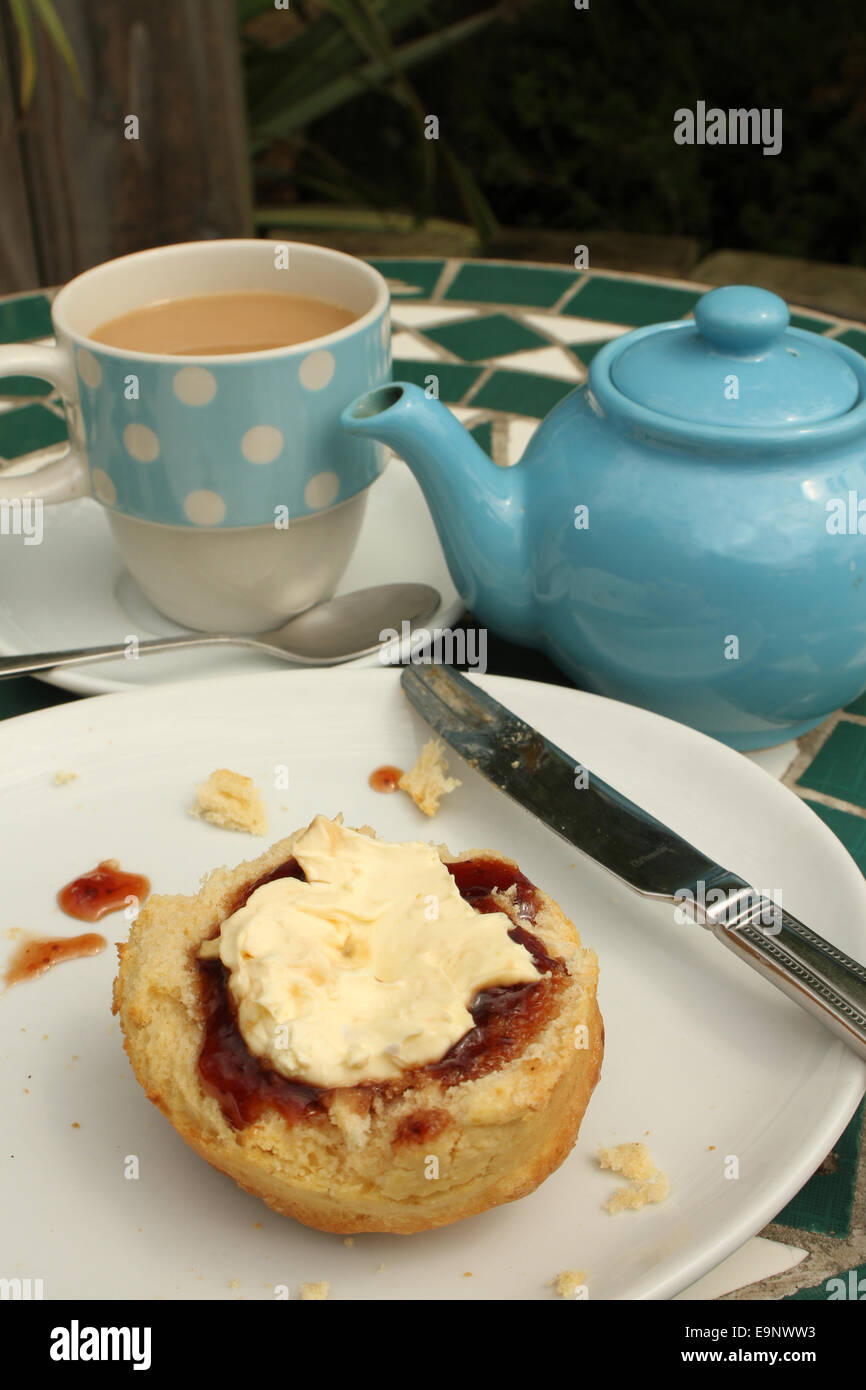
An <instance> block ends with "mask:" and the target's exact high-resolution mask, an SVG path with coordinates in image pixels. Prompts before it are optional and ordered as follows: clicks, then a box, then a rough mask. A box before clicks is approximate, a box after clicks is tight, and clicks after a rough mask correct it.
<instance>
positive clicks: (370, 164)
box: [242, 0, 866, 265]
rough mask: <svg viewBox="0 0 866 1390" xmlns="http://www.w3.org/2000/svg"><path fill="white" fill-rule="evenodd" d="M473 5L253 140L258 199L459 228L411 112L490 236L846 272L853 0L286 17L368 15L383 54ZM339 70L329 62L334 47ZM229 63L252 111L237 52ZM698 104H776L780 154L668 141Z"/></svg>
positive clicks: (455, 0) (312, 16) (454, 193)
mask: <svg viewBox="0 0 866 1390" xmlns="http://www.w3.org/2000/svg"><path fill="white" fill-rule="evenodd" d="M242 3H245V4H246V5H247V7H248V9H250V10H253V9H255V8H256V7H257V0H242ZM491 11H495V12H496V13H495V14H494V15H493V16H492V22H490V23H488V24H487V25H486V26H485V27H484V28H483V29H481V30H480V31H479V32H477V33H475V34H474V35H472V36H470V37H467V38H465V39H464V40H462V41H459V42H458V41H456V40H455V41H454V42H450V43H448V44H446V43H445V42H444V41H443V43H442V44H441V46H440V47H439V48H438V49H437V46H436V45H433V47H432V50H431V52H430V53H429V54H428V55H427V56H425V58H424V61H421V62H416V63H413V64H412V66H411V68H410V69H408V70H407V75H406V77H405V78H401V80H400V81H397V80H395V79H394V78H393V76H388V75H386V76H385V77H384V78H382V77H379V78H377V79H376V80H375V81H370V82H367V83H363V82H362V83H361V85H360V88H359V89H358V90H357V91H355V92H354V93H353V94H352V95H351V96H350V97H349V98H348V99H347V100H346V101H345V102H343V103H342V104H340V105H337V106H335V107H334V108H333V109H331V110H330V111H329V112H327V113H326V114H324V115H322V116H321V117H320V118H318V119H315V120H313V121H312V122H311V123H310V124H309V125H308V126H306V127H305V128H304V130H303V131H302V132H300V133H299V132H298V131H297V130H295V131H293V132H292V133H290V134H289V135H288V136H287V137H286V138H284V139H282V140H280V139H276V140H273V139H272V140H270V142H269V143H266V144H265V146H264V147H263V148H260V149H259V153H258V156H257V162H256V171H257V184H258V191H259V195H260V200H261V201H264V202H272V203H280V202H292V201H297V200H304V199H310V200H313V201H322V200H323V199H331V200H333V201H335V202H345V203H355V204H357V203H364V204H366V205H368V206H371V207H377V208H383V209H385V208H387V209H401V210H409V211H411V212H414V213H415V214H416V215H417V216H418V217H419V218H420V217H424V216H429V215H431V214H435V215H438V216H446V217H463V218H466V216H467V196H466V194H467V188H466V184H465V181H464V185H463V187H461V185H460V181H459V180H456V179H455V178H454V177H453V170H449V167H448V164H447V161H446V160H445V159H442V158H440V159H439V160H438V162H437V163H436V165H435V167H433V168H432V170H431V165H430V162H429V159H427V163H426V164H425V159H426V158H427V156H428V154H429V151H425V150H423V149H422V148H420V147H421V145H423V144H424V143H432V142H423V139H422V137H421V135H420V131H419V124H418V113H419V111H424V112H427V113H430V114H435V115H437V116H438V117H439V121H440V130H441V134H442V138H443V142H447V145H448V147H450V150H451V151H452V152H453V154H454V156H455V157H456V158H458V159H459V161H460V162H461V164H462V166H463V168H464V169H465V170H466V171H467V173H468V176H469V178H470V180H471V184H472V188H473V189H474V190H476V191H477V194H478V196H479V197H480V198H481V200H482V202H483V203H486V204H487V205H489V208H490V209H491V210H492V213H493V214H494V215H495V217H496V219H498V221H499V222H500V223H502V224H505V225H509V226H524V227H534V226H537V227H544V228H559V227H562V228H569V229H571V228H574V229H576V230H584V229H589V228H592V229H598V228H604V229H617V230H623V231H633V232H655V233H668V234H681V235H689V236H694V237H697V238H699V239H700V241H701V242H702V244H703V245H704V246H705V247H714V246H728V247H735V248H741V249H745V248H751V249H756V250H763V251H771V252H776V253H779V254H785V255H800V256H806V257H810V258H813V259H819V260H827V261H838V262H850V263H852V264H858V265H863V264H866V216H864V214H866V180H864V177H863V171H864V149H866V5H864V3H863V0H836V3H835V4H833V5H832V6H822V5H819V4H816V3H807V0H788V3H785V0H764V3H763V4H760V3H756V0H703V3H700V4H698V3H696V0H660V3H658V4H654V3H652V0H590V8H589V9H588V10H576V9H575V8H574V3H573V0H511V2H510V3H500V4H498V5H496V4H494V5H491V3H490V0H487V3H484V0H479V3H473V0H435V3H428V4H410V3H405V2H404V3H403V4H402V6H399V5H395V4H393V3H387V0H344V3H341V4H337V3H336V0H333V3H330V4H324V3H323V4H313V3H308V4H304V3H302V0H297V3H296V4H295V5H294V6H293V12H294V23H295V24H296V25H300V26H301V29H306V30H307V31H308V30H309V29H310V27H311V26H314V25H315V24H321V23H323V22H327V23H331V24H336V25H337V26H340V25H345V24H346V23H347V20H351V19H352V17H353V16H354V15H355V14H356V13H360V14H361V16H362V17H363V16H364V15H370V14H372V15H373V16H374V17H375V16H376V15H377V14H381V15H382V16H383V19H384V21H385V26H386V29H387V33H388V35H389V39H390V42H391V43H392V44H393V45H394V49H393V51H394V52H396V53H399V52H400V51H401V48H402V46H403V45H406V44H411V43H412V42H414V41H416V40H418V39H419V37H421V36H424V35H430V34H431V33H433V34H435V33H440V34H443V35H444V34H445V33H446V32H447V31H448V30H449V28H450V27H453V26H455V25H456V24H458V23H459V22H460V21H465V20H467V19H468V18H470V17H471V16H473V15H475V14H479V13H482V12H491ZM271 23H273V21H271ZM352 42H353V41H352V40H351V38H350V49H349V52H352V49H351V44H352ZM354 53H355V57H356V59H357V57H358V50H357V49H355V50H354ZM275 57H276V61H279V56H278V55H275ZM283 57H284V58H285V61H286V62H288V63H291V57H290V54H289V53H288V52H286V53H284V55H283ZM341 61H342V62H343V65H344V68H345V65H346V50H344V51H343V57H342V59H341ZM248 62H249V67H248V71H249V76H250V98H251V112H252V113H253V117H254V115H255V110H256V100H257V94H256V90H255V83H256V73H255V64H254V62H253V61H252V59H251V58H250V55H249V54H248ZM288 70H289V71H290V70H291V69H290V68H289V69H288ZM299 76H300V74H299ZM407 86H408V87H409V89H410V90H411V93H412V96H411V97H407V90H406V89H407ZM286 100H287V102H288V101H289V100H290V98H289V97H288V96H287V98H286ZM698 100H703V101H705V102H706V103H707V104H708V105H709V106H721V107H725V108H727V107H740V106H746V107H751V106H758V107H781V108H782V111H783V131H784V143H783V148H782V153H781V154H780V155H778V156H776V157H765V156H763V155H762V153H761V151H760V149H759V148H753V147H748V148H744V147H724V146H721V147H719V146H705V147H698V146H695V147H683V146H678V145H675V144H674V141H673V128H674V122H673V113H674V111H675V110H676V109H677V108H678V107H683V106H686V107H693V106H694V104H695V103H696V102H697V101H698ZM413 102H414V108H413ZM253 126H254V128H255V120H253ZM469 215H470V216H471V215H472V213H471V210H470V211H469Z"/></svg>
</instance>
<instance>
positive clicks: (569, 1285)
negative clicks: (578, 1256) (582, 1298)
mask: <svg viewBox="0 0 866 1390" xmlns="http://www.w3.org/2000/svg"><path fill="white" fill-rule="evenodd" d="M551 1283H552V1284H553V1286H554V1288H555V1289H556V1296H557V1298H574V1297H575V1296H576V1294H577V1291H578V1289H583V1288H585V1287H586V1270H585V1269H564V1270H563V1271H562V1273H561V1274H557V1276H556V1278H555V1279H553V1280H551Z"/></svg>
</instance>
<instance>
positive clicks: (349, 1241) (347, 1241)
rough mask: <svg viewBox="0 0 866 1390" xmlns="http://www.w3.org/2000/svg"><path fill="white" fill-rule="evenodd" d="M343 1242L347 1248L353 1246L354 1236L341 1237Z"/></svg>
mask: <svg viewBox="0 0 866 1390" xmlns="http://www.w3.org/2000/svg"><path fill="white" fill-rule="evenodd" d="M343 1244H344V1245H345V1246H346V1247H347V1248H349V1247H351V1246H353V1245H354V1244H355V1237H354V1236H345V1237H344V1238H343Z"/></svg>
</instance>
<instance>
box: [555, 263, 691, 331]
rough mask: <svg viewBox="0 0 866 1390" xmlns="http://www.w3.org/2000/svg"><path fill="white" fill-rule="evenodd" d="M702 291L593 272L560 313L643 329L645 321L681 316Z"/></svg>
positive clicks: (651, 321)
mask: <svg viewBox="0 0 866 1390" xmlns="http://www.w3.org/2000/svg"><path fill="white" fill-rule="evenodd" d="M702 294H703V290H679V289H677V288H676V287H673V286H668V285H644V284H641V283H640V281H636V280H613V279H610V278H609V277H608V276H606V275H593V276H592V277H591V278H589V277H588V278H587V281H586V284H584V285H582V286H581V288H580V289H579V290H578V292H577V294H576V295H575V296H574V298H573V299H570V300H569V301H568V303H567V304H566V305H565V307H564V308H563V309H562V311H561V312H562V313H563V314H567V315H568V317H569V318H576V319H600V320H601V321H602V323H627V324H629V325H631V326H632V327H633V328H642V327H643V326H644V324H647V323H662V322H663V321H664V320H665V319H681V318H682V317H683V315H684V314H688V313H690V312H691V310H692V309H693V308H694V307H695V304H696V303H697V302H698V300H699V299H700V297H701V295H702Z"/></svg>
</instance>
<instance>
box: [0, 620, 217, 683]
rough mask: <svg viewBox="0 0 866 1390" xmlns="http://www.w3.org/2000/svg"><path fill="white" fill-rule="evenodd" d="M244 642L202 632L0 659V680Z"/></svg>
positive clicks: (215, 633)
mask: <svg viewBox="0 0 866 1390" xmlns="http://www.w3.org/2000/svg"><path fill="white" fill-rule="evenodd" d="M238 641H240V642H243V638H237V637H228V636H226V635H225V634H224V633H221V632H214V633H204V634H202V635H201V636H197V637H151V638H148V639H147V640H146V641H144V642H138V641H135V642H133V641H128V642H109V643H107V644H106V645H105V646H103V647H72V648H70V649H69V650H68V651H59V652H33V653H28V654H26V655H24V656H2V657H0V680H5V679H6V678H7V677H9V676H26V675H29V674H30V673H31V672H32V671H49V670H51V668H52V667H54V666H79V665H84V664H85V663H86V662H88V661H108V660H110V659H111V658H112V657H125V658H126V660H127V661H134V660H136V658H137V657H138V656H139V655H140V654H141V653H142V652H167V651H177V650H178V649H180V648H183V647H216V646H223V645H225V644H226V643H233V642H238Z"/></svg>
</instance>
